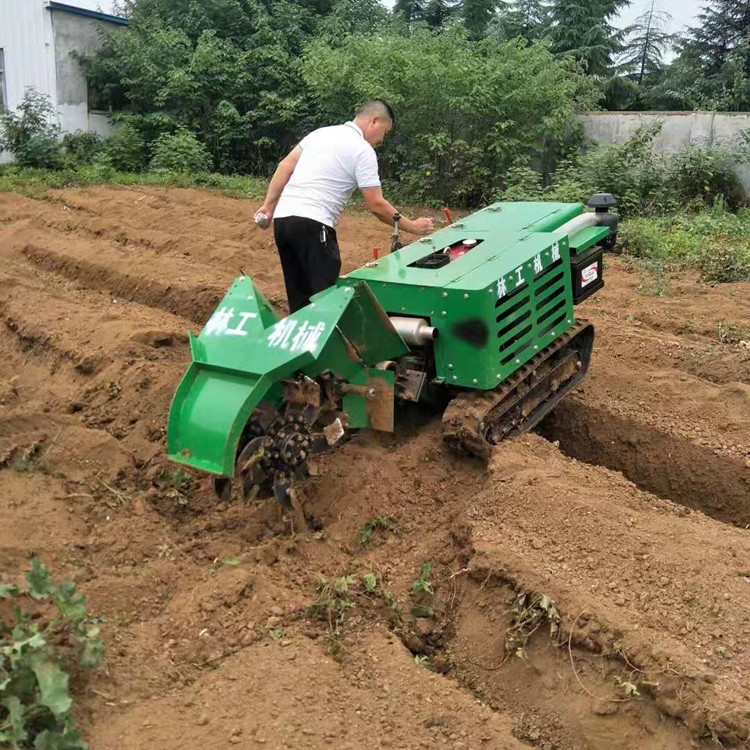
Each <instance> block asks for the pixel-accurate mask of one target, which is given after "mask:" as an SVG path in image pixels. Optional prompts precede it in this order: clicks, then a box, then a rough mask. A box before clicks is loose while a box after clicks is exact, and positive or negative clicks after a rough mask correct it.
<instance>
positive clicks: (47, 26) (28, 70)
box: [0, 0, 112, 163]
mask: <svg viewBox="0 0 750 750" xmlns="http://www.w3.org/2000/svg"><path fill="white" fill-rule="evenodd" d="M64 2H65V3H66V4H67V5H73V6H76V7H79V8H86V9H88V10H98V11H103V12H105V13H106V12H111V10H112V3H111V1H110V0H64ZM55 18H57V23H58V26H59V27H60V30H61V31H62V33H61V34H60V36H61V38H60V39H59V40H57V39H56V34H55ZM98 23H99V22H98V21H95V20H93V19H90V18H85V17H82V16H78V15H75V14H70V13H66V12H64V11H50V10H49V7H48V3H47V2H46V0H0V49H2V50H3V52H4V58H5V85H6V91H7V94H8V102H7V104H8V108H9V109H15V108H16V107H18V105H19V104H20V103H21V101H22V99H23V95H24V92H25V90H26V89H27V88H28V87H33V88H35V89H36V90H37V91H40V92H41V93H44V94H47V96H49V97H50V101H51V102H52V104H53V106H54V107H55V109H56V110H57V112H58V115H59V123H60V126H61V127H62V129H63V131H64V132H70V133H73V132H75V131H76V130H91V131H94V132H96V133H99V135H108V134H109V133H111V132H112V125H111V123H110V121H109V118H108V117H107V116H106V115H104V114H102V113H90V112H89V110H88V100H87V96H86V91H85V82H84V81H83V79H82V73H81V72H80V68H79V66H78V63H77V62H75V61H74V60H72V59H71V58H70V51H71V50H72V49H75V48H76V47H77V46H80V47H81V48H87V51H88V50H90V49H91V48H92V47H93V46H95V44H94V39H95V29H96V28H97V24H98ZM76 36H79V37H80V45H77V44H76ZM58 71H60V72H61V74H62V76H63V77H62V79H61V80H58ZM76 76H77V77H78V78H80V79H81V80H80V81H78V82H77V84H78V85H77V89H78V92H77V93H78V99H77V100H76V97H75V96H71V95H70V91H71V78H75V77H76ZM73 83H74V85H73V88H74V90H75V88H76V86H75V83H76V82H75V81H74V82H73ZM61 91H62V94H63V96H62V97H61V96H60V93H61ZM71 99H72V100H73V101H71ZM9 161H10V155H9V154H7V153H2V152H0V163H7V162H9Z"/></svg>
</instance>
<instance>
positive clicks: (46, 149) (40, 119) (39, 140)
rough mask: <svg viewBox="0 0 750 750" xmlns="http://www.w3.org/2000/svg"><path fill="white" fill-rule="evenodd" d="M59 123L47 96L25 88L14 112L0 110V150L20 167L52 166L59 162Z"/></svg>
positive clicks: (58, 164) (54, 166)
mask: <svg viewBox="0 0 750 750" xmlns="http://www.w3.org/2000/svg"><path fill="white" fill-rule="evenodd" d="M59 139H60V125H59V124H58V122H57V112H56V111H55V108H54V107H53V106H52V101H51V100H50V98H49V96H47V95H46V94H42V93H40V92H39V91H37V90H36V89H34V88H27V89H26V91H25V93H24V95H23V100H22V101H21V103H20V104H19V105H18V108H17V109H16V111H15V112H11V111H9V110H8V111H0V151H3V150H7V151H10V153H11V154H13V158H14V160H15V162H16V164H18V165H19V166H21V167H37V168H48V169H49V168H56V167H59V166H60V164H61V157H62V152H61V148H60V140H59Z"/></svg>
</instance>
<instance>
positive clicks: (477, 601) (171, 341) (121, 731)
mask: <svg viewBox="0 0 750 750" xmlns="http://www.w3.org/2000/svg"><path fill="white" fill-rule="evenodd" d="M255 208H256V205H255V204H253V203H252V202H250V201H243V200H239V199H234V198H229V197H225V196H221V195H217V194H213V193H210V192H202V191H196V190H178V189H172V190H164V189H155V188H154V189H152V188H133V189H118V188H111V187H100V188H95V189H90V190H64V191H55V192H51V193H50V194H49V195H48V196H47V198H46V199H45V200H41V199H31V198H27V197H22V196H18V195H10V194H2V195H0V346H1V347H2V349H1V350H2V357H0V466H2V468H0V573H1V574H2V576H3V578H5V579H20V578H21V577H22V575H23V573H24V571H25V570H26V568H27V566H28V564H29V558H30V557H31V556H32V555H33V554H35V553H36V554H39V555H41V556H42V557H43V559H44V560H45V562H46V563H47V564H48V565H49V566H50V568H51V569H52V571H53V572H54V574H55V575H56V576H57V577H59V578H65V577H67V578H70V579H72V580H74V581H75V582H76V583H77V584H78V585H79V586H80V587H81V589H82V590H83V591H84V592H85V594H86V596H87V597H88V602H89V607H90V610H91V611H92V612H93V613H94V614H97V615H101V616H103V617H105V618H106V622H105V624H104V626H103V632H104V636H105V639H106V642H107V648H108V651H107V657H106V661H105V663H104V665H103V666H102V667H101V668H100V669H99V670H98V671H97V672H96V673H94V674H93V675H91V677H90V678H89V679H88V680H87V681H85V682H82V683H81V684H79V685H77V686H76V690H77V696H76V697H77V701H76V702H77V709H76V710H77V715H78V719H79V722H80V723H81V725H82V726H83V728H84V730H85V733H86V736H87V738H88V739H89V742H90V744H91V747H92V749H93V750H136V749H138V750H140V749H142V748H159V749H163V750H171V749H174V750H177V749H178V748H179V749H180V750H208V749H209V748H217V749H218V748H230V747H239V748H256V747H258V748H323V747H335V748H341V749H342V750H345V749H346V748H351V749H352V750H353V749H355V748H357V749H358V748H381V747H382V748H386V747H387V748H399V749H403V750H410V749H411V748H433V747H449V748H464V749H465V750H470V749H471V750H482V749H484V748H487V749H489V748H496V749H499V748H508V749H510V748H516V749H519V748H525V747H537V748H542V749H543V750H579V749H583V748H592V749H593V748H596V749H597V750H599V749H601V750H620V749H621V748H622V749H624V748H628V750H634V749H637V748H644V749H646V748H649V749H650V748H657V749H664V750H667V749H669V750H678V749H680V748H689V747H718V746H724V747H730V746H733V747H750V535H749V534H750V532H749V531H748V530H747V527H748V525H749V524H750V343H748V342H750V285H748V284H744V285H743V284H737V285H723V286H720V287H715V288H711V287H709V286H706V285H703V284H701V283H699V282H698V281H697V280H696V279H695V278H693V277H690V276H685V275H682V276H675V277H674V278H672V279H671V291H672V293H671V294H670V296H667V297H664V298H658V297H654V296H649V295H647V294H644V293H643V290H641V289H640V286H641V282H642V279H641V278H640V276H639V274H638V273H637V272H636V271H633V270H629V269H628V268H627V266H626V264H625V263H624V262H623V261H622V260H620V259H617V258H611V257H608V258H607V271H606V273H607V286H606V288H605V290H604V291H602V292H601V293H599V294H598V295H597V296H595V297H594V298H592V299H591V300H589V301H588V302H586V303H585V304H584V305H583V306H582V307H581V308H579V314H581V315H583V316H585V317H588V318H589V319H591V320H592V321H593V322H594V323H595V325H596V329H597V341H596V344H595V356H594V361H593V364H592V368H591V370H590V375H589V377H588V378H587V380H586V381H585V384H584V385H583V387H582V388H580V389H579V390H578V391H577V392H576V394H575V396H574V397H571V398H570V399H569V400H568V401H566V402H565V403H564V404H563V405H561V406H560V408H559V409H558V410H557V411H556V412H555V414H554V415H553V416H552V417H551V418H549V419H548V420H547V422H546V423H545V424H544V425H543V426H542V428H541V429H540V430H539V431H538V434H534V435H531V436H527V437H525V438H523V439H520V440H517V441H514V442H511V443H507V444H505V445H503V446H502V447H499V448H497V449H496V450H495V451H494V455H493V457H492V459H491V461H490V463H489V465H488V466H483V465H481V464H479V463H477V462H474V461H472V460H469V459H465V458H461V457H459V456H456V455H453V454H452V453H451V452H450V451H449V450H448V449H447V448H446V447H445V446H444V445H443V443H442V440H441V436H440V422H439V417H436V416H434V415H430V414H427V413H424V412H421V411H419V410H414V409H406V410H403V411H402V413H401V414H400V416H399V420H398V422H399V424H398V429H397V433H396V434H395V435H386V434H375V433H370V432H363V433H360V434H359V435H357V436H355V437H354V438H353V439H352V440H351V441H349V442H348V443H347V444H345V445H344V446H342V447H341V448H340V449H339V450H337V451H336V452H334V453H332V454H331V455H329V456H327V457H326V458H325V460H324V461H323V466H322V475H321V476H320V477H319V478H317V479H315V480H313V482H312V483H311V484H310V485H309V486H308V487H306V488H305V492H304V495H305V498H304V504H305V508H306V510H307V512H308V514H309V515H310V517H311V518H314V519H315V524H316V530H311V531H305V532H304V533H301V532H299V530H298V533H296V534H295V533H293V531H292V530H290V525H289V523H288V521H287V520H286V519H284V518H283V517H282V515H281V513H280V511H279V509H278V508H277V507H276V506H275V504H274V503H273V502H271V501H260V502H255V503H253V504H251V505H245V504H243V503H242V502H239V501H233V502H231V503H227V504H219V503H218V502H217V501H216V500H215V499H214V498H213V496H212V493H211V491H210V489H209V488H208V486H207V484H206V482H205V481H203V480H202V479H200V478H193V477H191V478H187V479H185V478H184V477H183V476H181V475H179V474H176V473H175V471H174V469H173V468H172V467H171V466H170V465H169V464H168V462H167V461H166V459H165V448H164V424H165V418H166V415H167V411H168V409H169V404H170V399H171V397H172V394H173V392H174V390H175V387H176V385H177V383H178V381H179V378H180V376H181V374H182V373H183V371H184V369H185V367H186V365H187V363H188V359H189V348H188V344H187V335H186V334H187V332H188V331H189V330H192V331H194V332H197V331H198V330H199V329H200V327H201V325H202V323H203V322H204V321H205V320H206V319H207V317H208V316H209V315H210V313H211V312H212V310H213V308H214V306H215V305H216V303H217V302H218V300H219V299H220V298H221V296H222V295H223V293H224V290H225V289H226V288H227V287H228V286H229V284H230V283H231V281H232V280H233V279H234V278H235V277H236V276H237V275H238V274H239V272H240V269H241V268H243V269H244V270H245V271H246V272H247V273H248V274H250V275H252V276H253V278H254V279H255V280H256V281H257V282H258V283H259V285H260V287H261V288H262V289H263V291H264V292H265V293H266V295H267V296H268V297H269V298H270V299H271V300H272V301H273V302H274V303H277V304H279V305H283V287H282V284H281V277H280V271H279V265H278V261H277V258H276V256H275V253H274V249H273V244H272V240H271V237H270V235H268V234H264V233H262V232H261V231H260V230H258V229H256V228H255V227H254V225H253V224H252V222H251V216H252V212H253V210H254V209H255ZM339 237H340V240H341V245H342V255H343V258H344V267H345V270H349V269H352V268H354V267H356V266H358V265H360V264H361V263H363V262H365V261H366V260H368V259H369V258H370V255H371V249H372V246H373V245H379V246H380V247H384V246H387V243H388V229H387V228H386V227H384V226H383V225H380V224H378V223H377V222H376V221H375V220H374V219H372V218H370V217H367V216H363V215H349V216H346V217H345V218H344V219H343V221H342V223H341V226H340V228H339ZM27 458H28V459H29V460H27ZM378 517H379V518H389V519H390V521H389V522H388V523H387V524H386V525H387V526H388V528H375V529H374V531H373V532H372V536H371V537H370V539H369V541H368V542H367V543H366V544H363V543H361V542H360V529H362V527H363V526H365V524H367V523H368V521H371V520H372V519H374V518H378ZM428 560H429V561H431V563H432V572H431V574H430V580H431V587H432V588H433V589H434V595H431V594H429V593H422V594H419V593H415V592H414V591H413V582H414V581H415V580H416V579H418V578H419V576H420V573H421V572H422V569H423V565H424V563H425V562H426V561H428ZM368 572H369V573H371V574H372V575H374V576H376V580H377V586H376V590H375V592H373V593H366V592H364V586H363V584H362V583H361V576H363V575H365V574H367V573H368ZM345 575H351V576H359V577H360V578H359V579H358V581H359V582H354V580H352V581H351V582H350V586H349V588H350V591H349V594H348V601H349V603H351V604H352V605H353V606H350V607H346V608H342V611H343V612H344V614H343V618H342V621H341V622H340V623H339V627H338V631H336V628H335V625H336V622H335V620H336V616H335V615H336V613H334V615H333V616H331V617H330V618H327V617H326V616H325V615H323V616H321V615H320V614H316V612H312V611H310V607H311V606H312V605H315V604H316V603H318V604H319V605H321V606H322V607H323V608H324V607H325V603H326V601H328V602H335V600H334V599H333V598H331V597H330V596H328V595H321V594H320V593H319V592H318V580H319V577H320V576H323V577H326V578H328V579H331V578H335V577H342V576H345ZM370 580H372V579H370ZM385 589H387V590H388V591H389V592H390V595H391V596H392V597H393V598H392V599H390V598H389V597H388V596H387V595H386V594H385V593H384V590H385ZM523 593H528V594H530V595H537V596H541V595H547V596H548V597H550V598H551V599H552V601H553V602H554V604H555V606H556V609H557V611H558V612H559V615H560V626H559V631H558V632H557V633H551V628H550V625H549V623H547V622H545V621H542V622H539V623H537V624H539V625H540V627H539V628H538V629H537V630H536V632H534V633H533V634H532V635H531V636H530V637H529V640H528V642H527V644H526V648H525V650H524V652H523V653H524V654H525V656H523V657H519V656H517V655H515V654H514V653H512V652H510V651H509V652H508V653H506V649H505V638H506V633H507V631H508V628H509V627H510V626H511V625H512V624H513V622H514V617H516V616H517V615H514V612H513V609H514V601H515V600H516V598H517V597H518V596H519V594H523ZM387 601H390V602H391V605H392V606H390V607H389V606H388V604H387ZM321 606H319V607H318V610H320V609H321ZM415 606H417V607H418V608H417V609H413V607H415ZM419 607H421V609H419ZM415 613H416V614H415ZM417 615H420V616H417ZM628 688H629V689H630V690H631V693H632V691H633V690H634V691H636V694H630V695H629V694H628Z"/></svg>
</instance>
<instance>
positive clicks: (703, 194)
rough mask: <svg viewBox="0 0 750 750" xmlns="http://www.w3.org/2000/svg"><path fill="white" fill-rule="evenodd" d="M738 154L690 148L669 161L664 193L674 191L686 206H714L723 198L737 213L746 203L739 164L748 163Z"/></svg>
mask: <svg viewBox="0 0 750 750" xmlns="http://www.w3.org/2000/svg"><path fill="white" fill-rule="evenodd" d="M739 151H740V149H739V148H736V147H734V148H733V147H726V146H691V147H690V148H687V149H685V150H684V151H682V152H680V153H678V154H675V155H674V156H672V157H671V158H670V159H669V161H668V165H667V174H666V179H667V184H666V185H665V190H670V189H671V190H673V191H674V192H675V194H676V196H677V198H678V199H679V201H680V202H681V203H682V204H683V205H685V204H689V203H692V202H695V201H698V202H700V203H701V204H705V205H711V204H712V203H713V202H714V201H715V200H716V199H717V198H721V199H722V200H723V201H724V203H725V204H726V206H727V207H728V208H730V209H732V210H736V209H737V208H739V207H740V206H742V205H743V204H745V203H746V199H745V191H744V189H743V187H742V183H741V181H740V178H739V176H738V174H737V164H739V163H742V162H743V161H745V160H744V159H743V158H742V157H741V156H740V154H739Z"/></svg>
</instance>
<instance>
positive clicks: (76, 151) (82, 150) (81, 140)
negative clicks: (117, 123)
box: [62, 130, 104, 167]
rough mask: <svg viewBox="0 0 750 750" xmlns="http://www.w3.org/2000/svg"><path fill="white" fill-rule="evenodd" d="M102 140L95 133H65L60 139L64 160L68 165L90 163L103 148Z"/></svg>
mask: <svg viewBox="0 0 750 750" xmlns="http://www.w3.org/2000/svg"><path fill="white" fill-rule="evenodd" d="M103 145H104V143H103V141H102V139H101V137H100V136H99V135H97V134H96V133H85V132H83V131H80V130H79V131H77V132H76V133H66V134H65V135H64V136H63V139H62V148H63V151H64V153H65V162H66V164H67V165H69V166H73V167H75V166H78V165H82V164H91V163H92V162H93V161H94V159H95V157H96V156H97V154H99V152H100V151H101V150H102V148H103Z"/></svg>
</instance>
